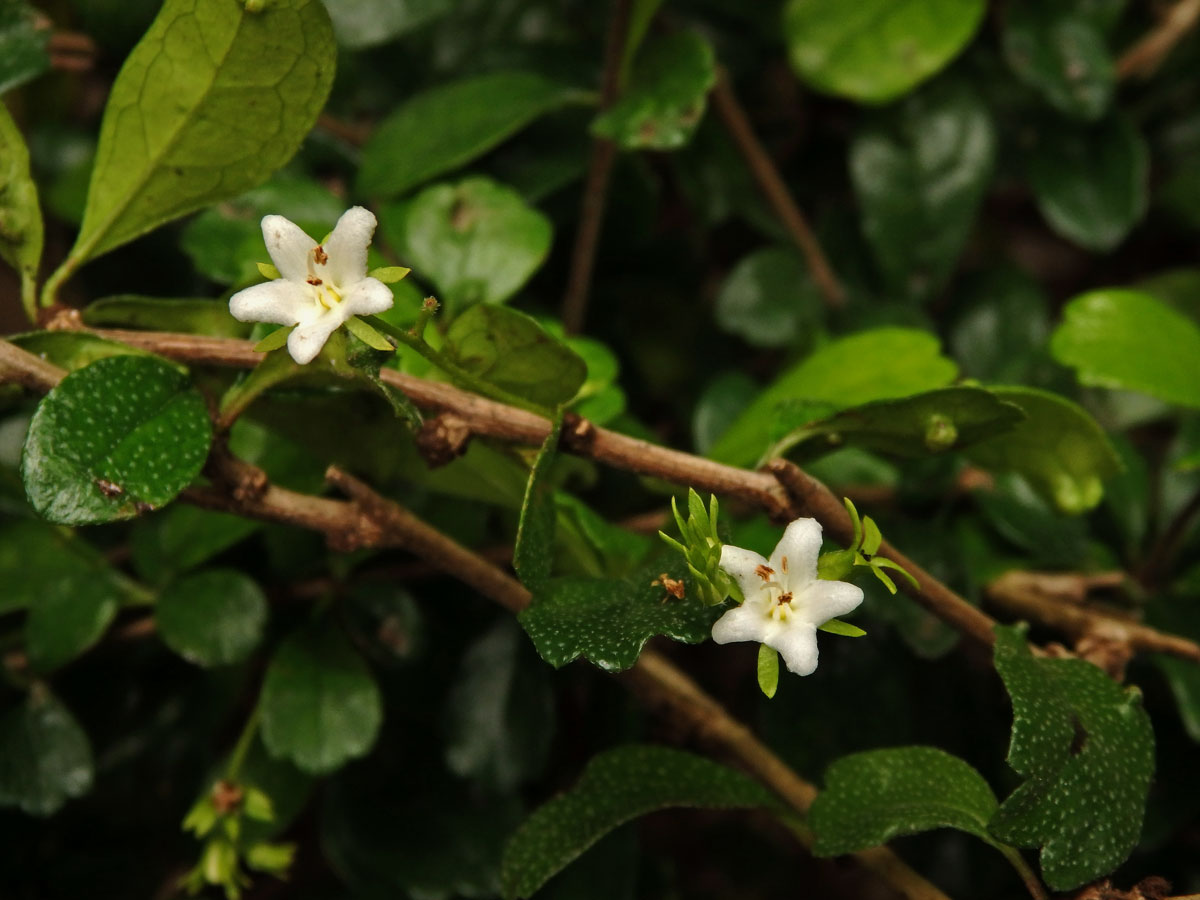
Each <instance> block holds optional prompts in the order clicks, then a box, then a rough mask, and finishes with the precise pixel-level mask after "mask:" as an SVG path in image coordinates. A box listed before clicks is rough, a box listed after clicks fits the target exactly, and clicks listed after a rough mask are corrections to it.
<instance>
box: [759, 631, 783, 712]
mask: <svg viewBox="0 0 1200 900" xmlns="http://www.w3.org/2000/svg"><path fill="white" fill-rule="evenodd" d="M758 689H759V690H760V691H762V692H763V694H764V695H766V698H767V699H768V700H770V699H771V698H772V697H774V696H775V692H776V691H777V690H779V651H778V650H776V649H775V648H774V647H768V646H767V645H766V644H759V645H758Z"/></svg>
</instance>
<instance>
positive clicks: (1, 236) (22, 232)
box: [0, 0, 44, 306]
mask: <svg viewBox="0 0 1200 900" xmlns="http://www.w3.org/2000/svg"><path fill="white" fill-rule="evenodd" d="M4 2H5V0H0V17H2V16H3V15H4ZM4 45H5V38H4V30H3V26H0V60H5V50H4ZM4 65H5V63H4V62H0V79H2V78H3V74H2V67H3V66H4ZM0 90H2V88H0ZM43 237H44V235H43V228H42V211H41V208H40V207H39V206H38V195H37V187H36V186H35V185H34V183H33V178H32V176H31V175H30V173H29V150H28V148H27V147H26V146H25V139H24V137H22V136H21V132H20V130H18V128H17V125H16V123H15V122H13V120H12V116H11V115H9V112H8V107H6V106H5V105H4V104H3V103H0V259H3V260H4V261H5V262H7V263H8V264H9V265H10V266H12V267H13V268H14V269H16V270H17V274H18V275H19V276H20V278H21V289H22V294H23V296H24V297H25V302H26V305H27V306H28V305H29V304H30V303H32V298H33V292H34V281H35V279H36V278H37V270H38V264H39V263H40V262H41V259H42V241H43Z"/></svg>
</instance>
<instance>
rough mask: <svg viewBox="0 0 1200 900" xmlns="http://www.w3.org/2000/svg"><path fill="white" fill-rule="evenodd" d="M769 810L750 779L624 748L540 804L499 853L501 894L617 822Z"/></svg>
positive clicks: (663, 753)
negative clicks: (672, 812)
mask: <svg viewBox="0 0 1200 900" xmlns="http://www.w3.org/2000/svg"><path fill="white" fill-rule="evenodd" d="M680 806H682V807H692V808H700V809H734V808H739V807H767V808H775V807H777V806H778V800H776V798H775V797H774V796H772V795H771V794H770V793H769V792H768V791H767V790H766V789H765V788H763V787H762V786H761V785H760V784H758V782H756V781H753V780H752V779H751V778H750V777H749V776H747V775H743V774H742V773H741V772H736V771H734V770H733V769H728V768H726V767H725V766H722V765H720V764H719V763H715V762H712V761H710V760H707V759H703V758H701V757H699V756H693V755H692V754H690V753H684V752H682V751H680V750H670V749H668V748H666V747H652V746H629V747H619V748H617V749H616V750H610V751H608V752H607V753H603V754H601V755H599V756H597V757H595V758H594V759H592V761H591V762H589V763H588V765H587V768H586V769H584V771H583V775H582V776H580V778H579V781H578V782H577V783H576V784H575V786H574V787H573V788H572V789H571V790H570V791H568V792H567V793H566V794H563V795H561V796H559V797H556V798H555V799H553V800H551V801H550V802H549V803H546V804H545V805H544V806H541V807H540V808H538V809H537V810H536V811H535V812H534V813H533V815H531V816H530V817H529V818H528V819H526V820H525V822H524V824H522V825H521V827H520V828H519V829H518V830H517V833H516V834H515V835H513V838H512V840H511V841H510V842H509V844H508V847H507V848H506V849H505V851H504V860H503V862H502V863H501V866H500V879H501V883H502V884H503V887H504V896H505V897H506V898H509V900H512V898H517V897H528V896H530V895H532V894H533V893H534V892H535V891H537V890H538V888H540V887H541V886H542V885H543V884H545V883H546V881H548V880H549V879H550V878H551V877H552V876H553V875H555V874H556V873H558V872H559V871H561V870H562V869H563V868H565V867H566V866H567V865H569V864H570V863H571V862H572V861H573V860H574V859H576V858H577V857H578V856H579V855H580V854H581V853H583V851H584V850H586V849H587V848H588V847H590V846H592V844H594V843H595V842H596V841H598V840H599V839H600V838H601V837H603V836H604V835H605V834H607V833H608V832H610V831H612V830H613V829H614V828H616V827H617V826H618V825H622V824H624V823H625V822H628V821H630V820H631V819H635V818H637V817H638V816H642V815H645V814H646V813H649V812H653V811H654V810H657V809H666V808H669V807H680Z"/></svg>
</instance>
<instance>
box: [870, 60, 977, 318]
mask: <svg viewBox="0 0 1200 900" xmlns="http://www.w3.org/2000/svg"><path fill="white" fill-rule="evenodd" d="M995 144H996V138H995V134H994V129H993V126H992V120H991V116H990V115H989V113H988V110H987V107H986V106H985V105H984V104H983V102H982V101H981V100H980V98H979V97H978V96H977V95H976V94H975V92H974V91H973V90H972V89H971V88H970V87H969V86H967V85H966V84H963V83H959V82H940V83H938V84H936V85H933V86H931V87H929V88H926V89H925V90H922V91H920V92H918V93H916V94H913V95H912V96H910V97H909V98H908V99H906V100H905V101H904V102H903V103H902V104H900V105H898V106H897V107H894V108H891V109H889V110H887V111H885V112H881V113H878V114H876V115H875V116H873V117H871V118H868V119H866V120H864V124H863V126H862V127H861V128H860V129H859V131H858V133H857V134H856V135H855V137H854V142H853V143H852V144H851V146H850V174H851V177H852V178H853V181H854V191H855V194H856V195H857V197H858V201H859V204H860V206H861V207H862V216H863V231H864V233H865V234H866V236H867V240H868V241H869V242H870V244H871V248H872V249H873V250H874V251H875V258H876V259H877V260H878V261H879V266H880V269H881V270H882V271H883V274H884V276H885V278H886V279H887V281H888V282H889V283H890V284H891V285H894V286H895V287H896V288H897V289H898V290H900V291H901V292H902V293H904V294H907V295H909V296H912V297H918V298H924V297H927V296H928V295H929V294H931V293H933V292H934V291H936V290H937V289H938V288H940V287H941V286H942V285H943V284H944V283H945V281H946V278H947V277H948V276H949V275H950V273H951V271H953V269H954V266H955V264H956V263H957V262H958V257H959V255H960V254H961V253H962V249H963V246H964V245H965V243H966V240H967V238H968V237H970V234H971V227H972V225H973V223H974V221H975V215H976V213H977V212H978V210H979V204H980V202H981V201H982V200H983V193H984V190H985V189H986V188H987V185H988V181H989V180H990V178H991V174H992V165H993V161H994V157H995V153H996V149H995Z"/></svg>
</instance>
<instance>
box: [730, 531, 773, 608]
mask: <svg viewBox="0 0 1200 900" xmlns="http://www.w3.org/2000/svg"><path fill="white" fill-rule="evenodd" d="M766 564H767V561H766V560H765V559H763V558H762V557H761V556H759V555H758V554H757V553H755V552H754V551H753V550H745V549H743V548H741V547H734V546H733V545H732V544H726V545H725V546H723V547H722V548H721V563H720V565H721V568H722V569H724V570H725V574H726V575H728V576H729V577H730V578H732V579H733V580H734V581H736V582H737V586H738V587H740V588H741V589H742V596H743V597H745V598H746V600H747V601H750V600H753V599H754V598H756V597H759V596H760V595H761V594H762V586H763V579H762V577H761V576H759V574H758V567H759V566H765V565H766Z"/></svg>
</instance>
